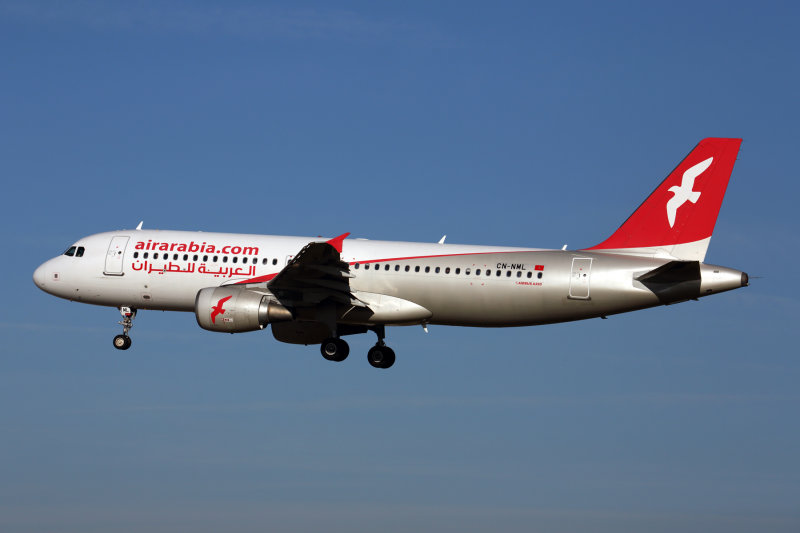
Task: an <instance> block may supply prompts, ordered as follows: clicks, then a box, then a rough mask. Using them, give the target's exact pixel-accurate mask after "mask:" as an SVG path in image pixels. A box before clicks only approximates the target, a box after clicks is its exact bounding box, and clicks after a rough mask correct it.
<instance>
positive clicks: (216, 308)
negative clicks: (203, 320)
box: [211, 294, 233, 324]
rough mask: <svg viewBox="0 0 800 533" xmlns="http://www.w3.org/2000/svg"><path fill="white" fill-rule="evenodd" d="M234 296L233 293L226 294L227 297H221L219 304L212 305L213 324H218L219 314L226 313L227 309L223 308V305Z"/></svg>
mask: <svg viewBox="0 0 800 533" xmlns="http://www.w3.org/2000/svg"><path fill="white" fill-rule="evenodd" d="M232 297H233V295H232V294H231V295H230V296H226V297H225V298H221V299H220V301H218V302H217V305H212V306H211V323H212V324H216V323H217V315H224V314H225V309H223V308H222V306H223V305H224V304H225V302H227V301H228V300H230V299H231V298H232Z"/></svg>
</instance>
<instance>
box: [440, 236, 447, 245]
mask: <svg viewBox="0 0 800 533" xmlns="http://www.w3.org/2000/svg"><path fill="white" fill-rule="evenodd" d="M446 238H447V235H446V234H445V235H442V238H441V239H439V244H444V240H445V239H446Z"/></svg>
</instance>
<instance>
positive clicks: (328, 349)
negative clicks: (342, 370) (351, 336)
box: [319, 337, 350, 363]
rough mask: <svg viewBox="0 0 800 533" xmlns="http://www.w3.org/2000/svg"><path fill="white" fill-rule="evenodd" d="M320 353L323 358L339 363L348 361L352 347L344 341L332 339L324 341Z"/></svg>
mask: <svg viewBox="0 0 800 533" xmlns="http://www.w3.org/2000/svg"><path fill="white" fill-rule="evenodd" d="M319 351H320V353H321V354H322V357H324V358H325V359H327V360H328V361H336V362H337V363H338V362H341V361H344V360H345V359H347V355H348V354H349V353H350V347H349V346H348V345H347V343H346V342H345V341H343V340H342V339H338V338H335V337H331V338H329V339H325V340H324V341H322V344H321V345H320V347H319Z"/></svg>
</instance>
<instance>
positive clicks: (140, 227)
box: [136, 220, 144, 231]
mask: <svg viewBox="0 0 800 533" xmlns="http://www.w3.org/2000/svg"><path fill="white" fill-rule="evenodd" d="M142 224H144V220H140V221H139V225H138V226H136V229H137V230H139V231H141V230H142Z"/></svg>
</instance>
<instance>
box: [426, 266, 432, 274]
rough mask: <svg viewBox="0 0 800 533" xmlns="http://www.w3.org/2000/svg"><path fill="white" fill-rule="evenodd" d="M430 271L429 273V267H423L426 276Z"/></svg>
mask: <svg viewBox="0 0 800 533" xmlns="http://www.w3.org/2000/svg"><path fill="white" fill-rule="evenodd" d="M430 271H431V267H429V266H427V267H425V273H426V274H427V273H428V272H430Z"/></svg>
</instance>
